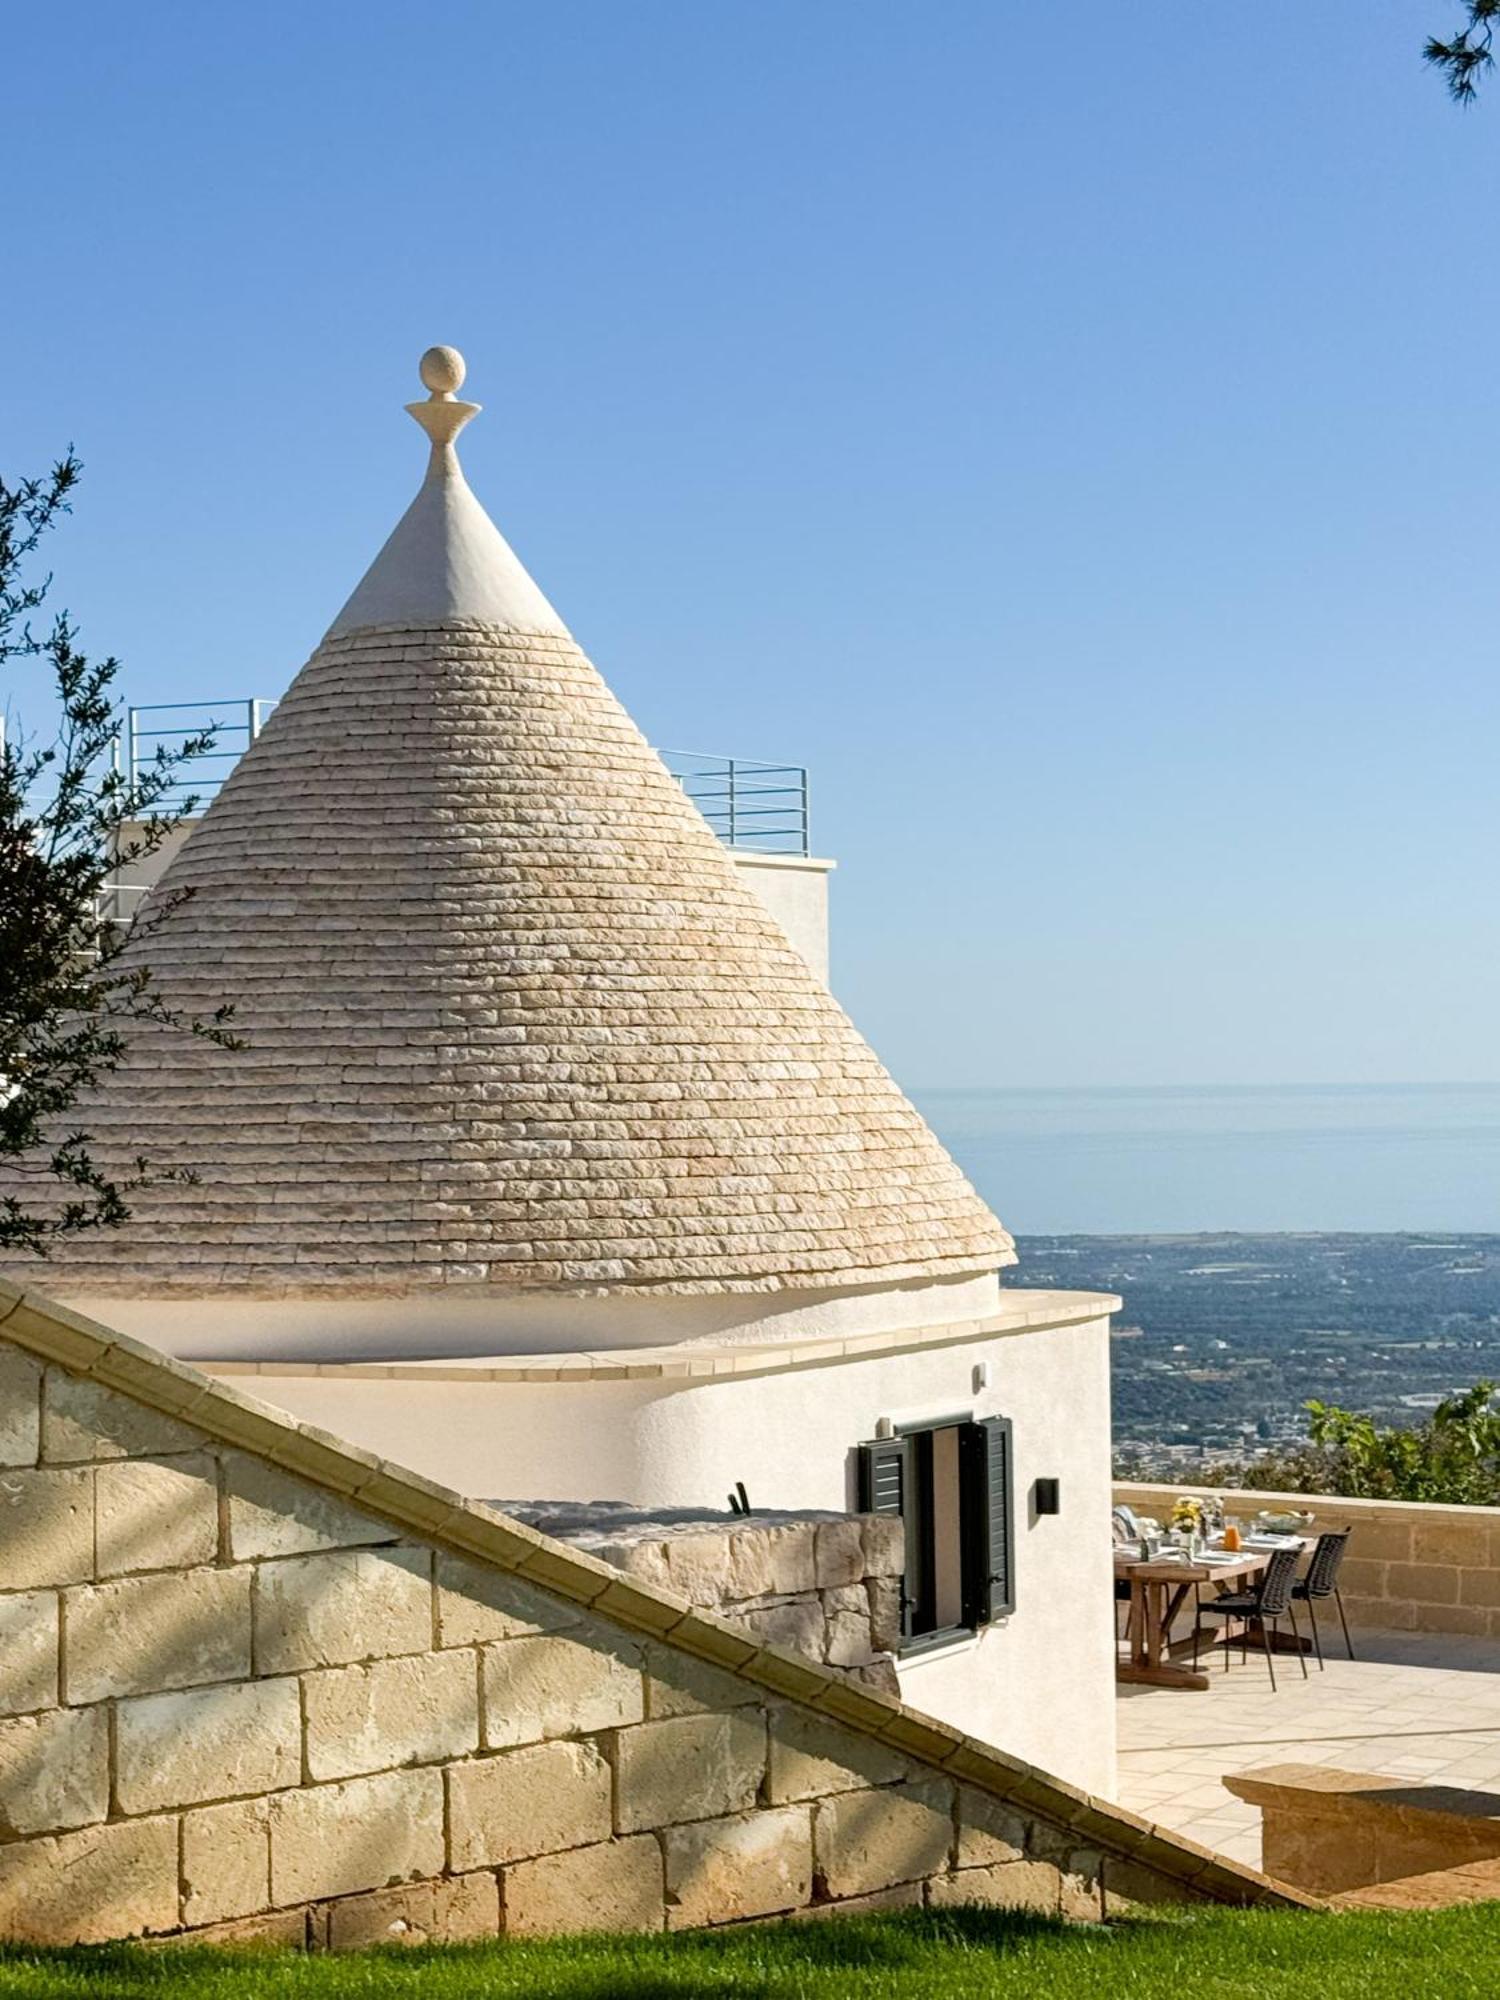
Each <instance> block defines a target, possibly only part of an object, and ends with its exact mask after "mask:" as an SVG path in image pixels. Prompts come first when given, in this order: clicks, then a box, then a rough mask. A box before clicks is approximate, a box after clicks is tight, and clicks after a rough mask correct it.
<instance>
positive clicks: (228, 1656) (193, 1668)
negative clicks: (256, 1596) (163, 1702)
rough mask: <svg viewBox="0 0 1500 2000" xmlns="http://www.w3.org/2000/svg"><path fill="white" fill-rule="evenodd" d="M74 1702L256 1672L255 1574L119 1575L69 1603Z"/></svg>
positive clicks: (68, 1669) (67, 1676)
mask: <svg viewBox="0 0 1500 2000" xmlns="http://www.w3.org/2000/svg"><path fill="white" fill-rule="evenodd" d="M63 1619H64V1625H65V1632H64V1642H63V1643H64V1652H63V1674H64V1690H65V1693H66V1696H67V1699H68V1700H69V1701H103V1700H105V1699H106V1698H107V1697H108V1696H110V1695H126V1694H147V1693H154V1692H156V1691H157V1690H159V1689H167V1688H179V1687H193V1686H195V1685H196V1684H198V1683H200V1682H203V1681H224V1680H235V1679H243V1678H244V1677H245V1676H247V1675H248V1674H249V1672H250V1571H249V1570H248V1569H190V1570H182V1571H179V1572H178V1573H176V1574H175V1575H173V1574H167V1575H162V1576H130V1577H121V1578H120V1579H119V1580H118V1581H117V1582H114V1583H101V1584H94V1585H91V1586H87V1587H85V1588H82V1589H78V1590H70V1591H67V1592H66V1593H65V1594H64V1598H63Z"/></svg>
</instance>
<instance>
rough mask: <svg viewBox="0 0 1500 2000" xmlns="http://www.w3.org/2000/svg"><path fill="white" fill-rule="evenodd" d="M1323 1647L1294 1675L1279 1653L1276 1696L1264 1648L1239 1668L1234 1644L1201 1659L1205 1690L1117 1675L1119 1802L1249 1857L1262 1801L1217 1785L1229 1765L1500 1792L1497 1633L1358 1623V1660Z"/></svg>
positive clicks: (1255, 1846) (1254, 1854)
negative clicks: (1320, 1660)
mask: <svg viewBox="0 0 1500 2000" xmlns="http://www.w3.org/2000/svg"><path fill="white" fill-rule="evenodd" d="M1335 1622H1336V1621H1335ZM1326 1636H1327V1635H1326V1634H1325V1637H1326ZM1333 1646H1334V1650H1335V1651H1336V1652H1337V1654H1338V1657H1337V1658H1334V1657H1332V1656H1330V1657H1329V1660H1328V1666H1327V1671H1326V1672H1324V1673H1321V1674H1320V1673H1319V1672H1318V1669H1317V1663H1316V1662H1315V1661H1310V1662H1309V1664H1308V1678H1307V1679H1306V1680H1305V1681H1304V1680H1303V1678H1302V1675H1301V1671H1300V1670H1299V1668H1298V1665H1297V1662H1296V1660H1295V1658H1293V1657H1292V1656H1291V1655H1289V1654H1282V1655H1279V1656H1278V1657H1277V1661H1276V1679H1277V1682H1278V1691H1277V1693H1275V1694H1272V1692H1271V1689H1270V1684H1269V1682H1268V1680H1267V1678H1266V1663H1265V1659H1264V1656H1260V1657H1257V1655H1256V1654H1255V1652H1254V1651H1253V1650H1252V1652H1251V1655H1250V1660H1249V1663H1248V1665H1243V1666H1242V1665H1241V1664H1240V1656H1239V1651H1238V1648H1236V1649H1235V1651H1234V1653H1233V1656H1232V1660H1231V1664H1230V1666H1229V1669H1228V1671H1227V1672H1225V1671H1224V1670H1223V1667H1222V1661H1221V1658H1220V1656H1219V1655H1218V1654H1215V1655H1214V1656H1213V1657H1212V1658H1211V1660H1210V1663H1209V1664H1210V1667H1211V1670H1212V1680H1213V1684H1212V1686H1211V1687H1210V1689H1209V1690H1208V1692H1207V1693H1206V1694H1204V1693H1197V1692H1190V1691H1184V1690H1181V1689H1177V1688H1153V1687H1121V1689H1120V1690H1119V1698H1120V1709H1119V1723H1120V1801H1121V1803H1122V1804H1124V1805H1126V1806H1131V1807H1133V1808H1134V1809H1135V1810H1136V1811H1137V1812H1140V1813H1143V1814H1145V1815H1146V1816H1147V1817H1148V1818H1150V1819H1153V1820H1156V1821H1157V1822H1158V1823H1159V1824H1160V1825H1162V1826H1164V1827H1167V1828H1169V1829H1170V1830H1171V1831H1172V1832H1174V1833H1182V1834H1187V1835H1189V1836H1190V1837H1191V1838H1192V1839H1194V1840H1198V1841H1202V1842H1203V1844H1204V1845H1205V1846H1207V1847H1212V1848H1215V1849H1217V1850H1218V1851H1219V1852H1220V1853H1222V1854H1225V1855H1227V1856H1229V1857H1231V1858H1232V1859H1234V1860H1236V1861H1241V1862H1246V1863H1249V1864H1250V1865H1251V1866H1254V1867H1259V1865H1260V1813H1259V1811H1258V1809H1257V1808H1256V1807H1254V1806H1251V1805H1247V1804H1246V1803H1245V1802H1244V1801H1243V1800H1241V1799H1237V1798H1235V1797H1233V1796H1232V1794H1230V1793H1229V1792H1227V1791H1225V1789H1224V1787H1223V1785H1222V1784H1221V1783H1220V1782H1219V1781H1220V1779H1221V1778H1222V1777H1223V1776H1224V1775H1225V1773H1226V1772H1233V1771H1244V1770H1249V1769H1251V1768H1252V1767H1254V1766H1256V1765H1262V1764H1281V1763H1298V1764H1331V1765H1337V1766H1338V1767H1339V1768H1341V1769H1344V1770H1351V1771H1377V1772H1383V1773H1387V1774H1389V1775H1390V1776H1393V1777H1409V1778H1413V1779H1417V1780H1437V1781H1439V1782H1441V1783H1443V1784H1446V1785H1460V1786H1464V1787H1470V1788H1478V1789H1482V1790H1490V1791H1500V1641H1497V1640H1495V1639H1493V1638H1479V1637H1467V1636H1458V1635H1450V1634H1444V1633H1435V1632H1389V1631H1376V1630H1373V1629H1358V1628H1357V1629H1356V1630H1355V1633H1354V1649H1355V1652H1356V1653H1357V1655H1358V1658H1357V1659H1355V1660H1352V1661H1351V1660H1348V1659H1346V1658H1344V1656H1343V1647H1342V1644H1341V1642H1340V1640H1339V1639H1338V1638H1337V1636H1335V1638H1334V1641H1333Z"/></svg>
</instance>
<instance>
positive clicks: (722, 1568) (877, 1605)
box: [494, 1500, 906, 1694]
mask: <svg viewBox="0 0 1500 2000" xmlns="http://www.w3.org/2000/svg"><path fill="white" fill-rule="evenodd" d="M494 1504H495V1505H496V1506H498V1507H499V1508H500V1509H501V1510H502V1511H503V1512H504V1513H506V1514H509V1515H511V1516H513V1517H514V1518H515V1519H516V1520H518V1521H524V1522H526V1524H527V1525H528V1526H529V1527H533V1528H538V1529H540V1530H541V1531H542V1532H543V1533H544V1534H547V1535H551V1536H553V1537H555V1538H556V1539H557V1540H558V1541H563V1542H566V1543H567V1544H568V1546H569V1547H570V1548H577V1549H587V1550H588V1552H589V1553H590V1554H591V1555H594V1556H597V1557H598V1558H599V1559H600V1560H601V1561H602V1562H607V1563H609V1564H610V1565H611V1566H612V1567H613V1568H615V1569H619V1570H623V1571H624V1573H625V1574H626V1575H627V1576H633V1577H637V1578H639V1579H640V1580H641V1581H642V1582H644V1583H648V1584H654V1585H660V1586H661V1587H662V1588H663V1589H666V1590H673V1591H676V1592H678V1593H679V1594H680V1595H681V1596H683V1597H685V1598H686V1599H687V1601H688V1602H689V1604H695V1605H700V1606H702V1607H704V1608H706V1609H709V1610H713V1611H719V1612H722V1613H723V1614H724V1615H725V1616H726V1617H728V1618H733V1619H735V1620H736V1621H737V1622H738V1623H740V1624H742V1625H746V1626H748V1627H749V1629H750V1630H751V1631H752V1632H755V1633H757V1634H758V1635H759V1636H760V1637H761V1638H764V1639H771V1640H774V1641H775V1643H776V1644H777V1645H780V1646H787V1647H790V1648H791V1650H792V1651H793V1652H794V1653H801V1654H803V1655H804V1656H805V1657H806V1658H807V1659H810V1660H819V1661H821V1662H823V1664H824V1665H826V1666H830V1667H835V1668H837V1669H839V1670H840V1671H841V1672H843V1673H847V1674H848V1675H849V1676H850V1677H851V1678H853V1679H856V1680H859V1681H862V1682H864V1683H865V1684H866V1685H868V1686H871V1687H880V1688H884V1689H886V1691H887V1692H888V1693H890V1694H894V1693H895V1692H896V1690H897V1679H896V1663H895V1655H896V1652H897V1650H898V1649H899V1647H900V1644H901V1575H902V1570H903V1568H904V1566H905V1562H906V1537H905V1531H904V1529H903V1527H902V1524H901V1522H900V1520H899V1519H897V1518H896V1517H894V1516H892V1515H888V1514H887V1515H879V1514H829V1513H816V1512H803V1513H790V1512H777V1511H767V1510H765V1509H762V1510H761V1511H760V1512H759V1513H755V1514H744V1515H733V1514H712V1513H709V1512H706V1511H705V1510H703V1509H699V1508H687V1507H677V1508H667V1509H663V1510H660V1511H657V1512H646V1511H645V1510H643V1509H641V1508H637V1507H629V1506H624V1505H621V1504H620V1503H618V1502H611V1501H592V1502H590V1503H588V1504H587V1505H583V1506H578V1505H572V1504H570V1503H567V1502H563V1501H544V1502H535V1501H527V1500H502V1501H496V1502H495V1503H494Z"/></svg>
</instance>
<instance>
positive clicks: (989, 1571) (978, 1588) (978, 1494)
mask: <svg viewBox="0 0 1500 2000" xmlns="http://www.w3.org/2000/svg"><path fill="white" fill-rule="evenodd" d="M965 1429H966V1431H967V1432H968V1438H966V1440H965V1442H966V1443H968V1444H969V1451H968V1453H967V1454H966V1456H967V1460H968V1465H969V1467H970V1468H971V1475H970V1479H971V1483H970V1482H966V1483H970V1492H971V1494H972V1506H971V1508H966V1510H965V1512H966V1514H967V1515H968V1519H969V1520H970V1521H971V1522H972V1524H973V1536H974V1558H975V1561H974V1569H973V1571H972V1572H971V1573H972V1575H973V1578H974V1590H973V1593H972V1606H971V1615H972V1616H973V1617H974V1619H975V1622H976V1623H977V1624H986V1623H988V1621H989V1620H990V1619H992V1618H1003V1617H1004V1616H1005V1615H1006V1614H1007V1612H1011V1611H1014V1610H1015V1608H1016V1571H1015V1535H1014V1532H1013V1523H1014V1519H1015V1510H1014V1501H1013V1496H1014V1488H1015V1478H1014V1473H1013V1469H1012V1465H1011V1423H1010V1418H1009V1417H981V1418H980V1420H979V1422H978V1423H975V1424H969V1425H966V1426H965ZM970 1440H972V1442H970Z"/></svg>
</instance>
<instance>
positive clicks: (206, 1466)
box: [94, 1452, 219, 1577]
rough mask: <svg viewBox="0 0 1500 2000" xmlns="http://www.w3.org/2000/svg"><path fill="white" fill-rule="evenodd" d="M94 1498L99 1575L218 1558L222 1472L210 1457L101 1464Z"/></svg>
mask: <svg viewBox="0 0 1500 2000" xmlns="http://www.w3.org/2000/svg"><path fill="white" fill-rule="evenodd" d="M94 1495H95V1508H96V1512H95V1521H96V1524H97V1531H98V1543H97V1553H98V1562H97V1567H96V1572H95V1573H96V1574H97V1575H98V1576H101V1577H106V1576H119V1575H121V1574H122V1573H123V1572H125V1571H128V1570H138V1569H188V1568H190V1567H191V1566H193V1565H194V1564H196V1563H211V1562H212V1561H213V1560H214V1558H215V1556H216V1555H217V1554H218V1553H219V1489H218V1471H217V1468H216V1466H215V1464H214V1461H213V1459H212V1458H210V1457H209V1456H208V1455H207V1454H206V1453H202V1452H199V1453H196V1454H194V1455H193V1456H192V1457H189V1458H175V1459H170V1458H169V1459H152V1458H127V1459H120V1460H117V1461H115V1462H114V1463H112V1464H108V1465H101V1466H100V1467H99V1470H98V1471H97V1473H96V1474H95V1475H94Z"/></svg>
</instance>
